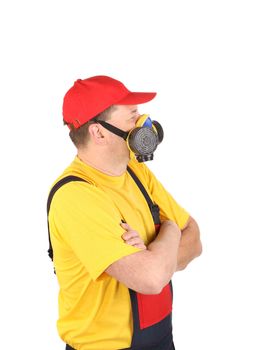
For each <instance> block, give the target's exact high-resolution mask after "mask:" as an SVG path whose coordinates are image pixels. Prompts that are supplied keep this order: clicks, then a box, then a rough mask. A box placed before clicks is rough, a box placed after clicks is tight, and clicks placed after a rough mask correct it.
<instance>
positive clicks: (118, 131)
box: [97, 120, 129, 140]
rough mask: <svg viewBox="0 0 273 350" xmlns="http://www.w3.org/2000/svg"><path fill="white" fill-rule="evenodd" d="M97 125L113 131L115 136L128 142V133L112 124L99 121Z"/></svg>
mask: <svg viewBox="0 0 273 350" xmlns="http://www.w3.org/2000/svg"><path fill="white" fill-rule="evenodd" d="M97 123H99V124H101V125H102V126H103V127H104V128H105V129H107V130H109V131H111V132H112V133H114V134H115V135H117V136H120V137H122V138H123V139H124V140H126V139H127V137H128V135H129V133H128V132H126V131H123V130H121V129H119V128H117V127H115V126H114V125H112V124H109V123H106V122H105V121H104V120H97Z"/></svg>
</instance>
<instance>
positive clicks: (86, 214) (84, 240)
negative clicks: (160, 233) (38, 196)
mask: <svg viewBox="0 0 273 350" xmlns="http://www.w3.org/2000/svg"><path fill="white" fill-rule="evenodd" d="M120 223H121V215H120V213H119V211H118V208H117V207H116V206H115V204H114V202H113V201H112V200H111V198H110V197H109V196H108V195H107V193H105V192H104V191H103V190H102V189H100V188H98V187H96V186H95V185H90V184H88V183H84V182H70V183H68V184H66V185H64V186H63V187H62V188H60V189H59V190H58V191H57V192H56V194H55V195H54V198H53V200H52V204H51V209H50V213H49V225H50V234H51V240H52V244H53V250H54V254H55V248H54V240H55V241H58V244H59V245H60V243H63V245H65V246H67V247H68V248H71V250H72V251H73V253H74V254H75V255H76V256H77V258H78V259H79V260H80V261H81V262H82V264H83V265H84V266H85V268H86V269H87V270H88V272H89V273H90V275H91V278H92V279H94V280H95V279H97V278H98V277H99V276H100V275H101V274H102V272H104V271H105V270H106V269H107V267H108V266H109V265H111V264H112V263H114V262H115V261H117V260H119V259H121V258H122V257H124V256H127V255H130V254H133V253H136V252H139V251H140V249H138V248H135V247H132V246H130V245H128V244H126V243H125V242H124V240H123V239H122V237H121V236H122V234H123V233H124V229H123V228H122V227H121V226H120Z"/></svg>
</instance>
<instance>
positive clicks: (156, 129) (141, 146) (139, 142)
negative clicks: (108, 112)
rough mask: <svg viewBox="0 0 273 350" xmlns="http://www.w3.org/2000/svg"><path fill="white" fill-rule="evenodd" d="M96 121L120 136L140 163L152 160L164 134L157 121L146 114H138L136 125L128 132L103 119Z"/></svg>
mask: <svg viewBox="0 0 273 350" xmlns="http://www.w3.org/2000/svg"><path fill="white" fill-rule="evenodd" d="M97 122H98V123H99V124H101V125H102V126H103V127H104V128H106V129H107V130H109V131H111V132H112V133H114V134H115V135H117V136H120V137H122V138H123V139H124V140H125V141H126V142H127V146H128V148H129V150H130V151H131V152H133V153H134V155H135V158H136V159H137V160H138V161H139V162H140V163H141V162H146V161H148V160H153V158H154V151H155V150H156V148H157V146H158V145H159V144H160V143H161V141H162V140H163V136H164V132H163V129H162V126H161V125H160V124H159V123H158V122H157V121H155V120H151V118H150V117H149V115H148V114H143V115H142V116H140V117H139V119H138V121H137V123H136V126H135V127H134V128H133V129H132V130H130V131H128V132H126V131H123V130H121V129H119V128H117V127H115V126H113V125H111V124H109V123H107V122H105V121H103V120H97Z"/></svg>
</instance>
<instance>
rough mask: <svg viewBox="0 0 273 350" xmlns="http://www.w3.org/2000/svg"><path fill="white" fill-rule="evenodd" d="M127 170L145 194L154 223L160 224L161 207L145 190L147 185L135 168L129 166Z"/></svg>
mask: <svg viewBox="0 0 273 350" xmlns="http://www.w3.org/2000/svg"><path fill="white" fill-rule="evenodd" d="M127 170H128V173H129V174H130V175H131V176H132V178H133V179H134V181H135V183H136V184H137V186H138V188H139V189H140V191H141V192H142V194H143V196H144V197H145V199H146V202H147V204H148V206H149V208H150V211H151V214H152V217H153V220H154V224H155V225H156V226H157V225H160V217H159V207H158V205H157V204H155V203H154V202H153V201H152V200H151V198H150V196H149V195H148V193H147V191H146V190H145V187H144V186H143V184H142V183H141V181H140V180H139V178H138V177H137V176H136V174H135V173H134V172H133V170H132V169H131V168H129V167H128V166H127Z"/></svg>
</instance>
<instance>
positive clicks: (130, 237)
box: [120, 222, 147, 250]
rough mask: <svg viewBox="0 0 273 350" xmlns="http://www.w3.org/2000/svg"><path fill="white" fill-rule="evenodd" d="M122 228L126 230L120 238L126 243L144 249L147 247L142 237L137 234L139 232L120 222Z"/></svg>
mask: <svg viewBox="0 0 273 350" xmlns="http://www.w3.org/2000/svg"><path fill="white" fill-rule="evenodd" d="M120 225H121V227H122V228H124V229H125V230H126V232H125V233H124V234H123V235H122V238H123V239H124V241H125V243H126V244H129V245H131V246H133V247H136V248H139V249H142V250H145V249H147V248H146V246H145V244H144V242H143V240H142V238H141V237H140V236H139V233H138V232H137V231H135V230H133V229H132V228H131V227H130V226H129V225H128V224H126V223H123V222H122V223H121V224H120Z"/></svg>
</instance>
